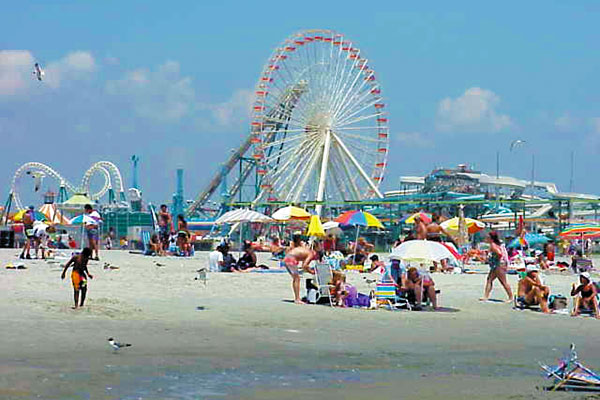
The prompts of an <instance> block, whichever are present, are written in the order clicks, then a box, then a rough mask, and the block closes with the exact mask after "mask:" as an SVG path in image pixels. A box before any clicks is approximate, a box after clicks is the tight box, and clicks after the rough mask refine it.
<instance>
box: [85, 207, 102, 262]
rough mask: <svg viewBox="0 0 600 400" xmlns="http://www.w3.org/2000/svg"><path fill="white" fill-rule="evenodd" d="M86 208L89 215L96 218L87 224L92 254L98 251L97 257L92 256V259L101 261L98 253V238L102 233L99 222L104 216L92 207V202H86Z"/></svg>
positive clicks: (86, 228)
mask: <svg viewBox="0 0 600 400" xmlns="http://www.w3.org/2000/svg"><path fill="white" fill-rule="evenodd" d="M84 210H85V213H86V214H87V215H88V217H90V218H92V219H93V220H94V222H87V223H86V224H85V232H86V233H87V238H88V244H89V246H90V249H91V250H92V254H93V253H94V252H95V253H96V257H95V258H92V260H96V261H99V260H100V255H99V254H98V239H99V237H100V235H99V230H98V224H99V223H100V221H101V219H102V218H101V217H100V214H99V213H98V211H96V210H94V209H93V208H92V206H91V204H86V205H85V207H84Z"/></svg>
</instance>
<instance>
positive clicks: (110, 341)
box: [108, 338, 131, 351]
mask: <svg viewBox="0 0 600 400" xmlns="http://www.w3.org/2000/svg"><path fill="white" fill-rule="evenodd" d="M108 344H110V346H111V347H112V348H113V350H114V351H119V350H120V349H122V348H123V347H131V343H119V342H117V341H116V340H115V339H113V338H108Z"/></svg>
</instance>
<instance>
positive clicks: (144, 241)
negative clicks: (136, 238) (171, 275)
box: [142, 231, 154, 256]
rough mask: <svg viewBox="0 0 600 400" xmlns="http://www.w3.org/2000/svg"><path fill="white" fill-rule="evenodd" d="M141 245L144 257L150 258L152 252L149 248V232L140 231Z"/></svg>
mask: <svg viewBox="0 0 600 400" xmlns="http://www.w3.org/2000/svg"><path fill="white" fill-rule="evenodd" d="M142 244H143V245H144V255H145V256H152V255H154V252H153V251H152V249H151V248H150V232H148V231H142Z"/></svg>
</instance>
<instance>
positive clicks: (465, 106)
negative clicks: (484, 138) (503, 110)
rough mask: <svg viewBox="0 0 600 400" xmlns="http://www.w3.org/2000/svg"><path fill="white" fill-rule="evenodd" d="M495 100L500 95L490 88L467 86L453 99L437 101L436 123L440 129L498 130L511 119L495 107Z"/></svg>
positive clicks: (488, 131)
mask: <svg viewBox="0 0 600 400" xmlns="http://www.w3.org/2000/svg"><path fill="white" fill-rule="evenodd" d="M499 103H500V97H498V95H496V94H495V93H494V92H492V91H491V90H486V89H482V88H479V87H472V88H469V89H467V90H466V91H465V92H464V93H463V94H462V95H461V96H459V97H457V98H455V99H452V98H450V97H446V98H445V99H443V100H442V101H440V103H439V105H438V110H437V119H436V127H437V129H438V130H439V131H441V132H487V133H495V132H500V131H502V130H503V129H505V128H507V127H509V126H510V125H511V124H512V122H511V119H510V117H509V116H508V115H506V114H500V113H498V112H497V111H496V108H497V106H498V104H499Z"/></svg>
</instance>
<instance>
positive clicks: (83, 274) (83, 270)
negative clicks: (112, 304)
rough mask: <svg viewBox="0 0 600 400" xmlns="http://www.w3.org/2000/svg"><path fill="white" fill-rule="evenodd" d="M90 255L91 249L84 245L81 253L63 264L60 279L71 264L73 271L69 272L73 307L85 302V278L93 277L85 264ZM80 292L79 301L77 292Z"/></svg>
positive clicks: (81, 305)
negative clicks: (73, 301)
mask: <svg viewBox="0 0 600 400" xmlns="http://www.w3.org/2000/svg"><path fill="white" fill-rule="evenodd" d="M91 257H92V249H90V248H89V247H86V248H85V249H83V250H82V251H81V254H79V255H74V256H73V257H72V258H71V259H70V260H69V262H67V264H66V265H65V268H64V269H63V272H62V275H61V279H65V276H66V274H67V269H68V268H69V267H70V266H71V265H72V266H73V271H72V272H71V282H72V283H73V292H74V300H75V306H74V307H73V309H76V308H77V305H78V304H79V307H83V303H84V302H85V296H86V294H87V278H88V277H89V278H90V279H94V277H93V276H92V274H90V273H89V272H88V269H87V264H88V261H89V260H90V258H91ZM80 292H81V301H79V300H80V296H79V293H80Z"/></svg>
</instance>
